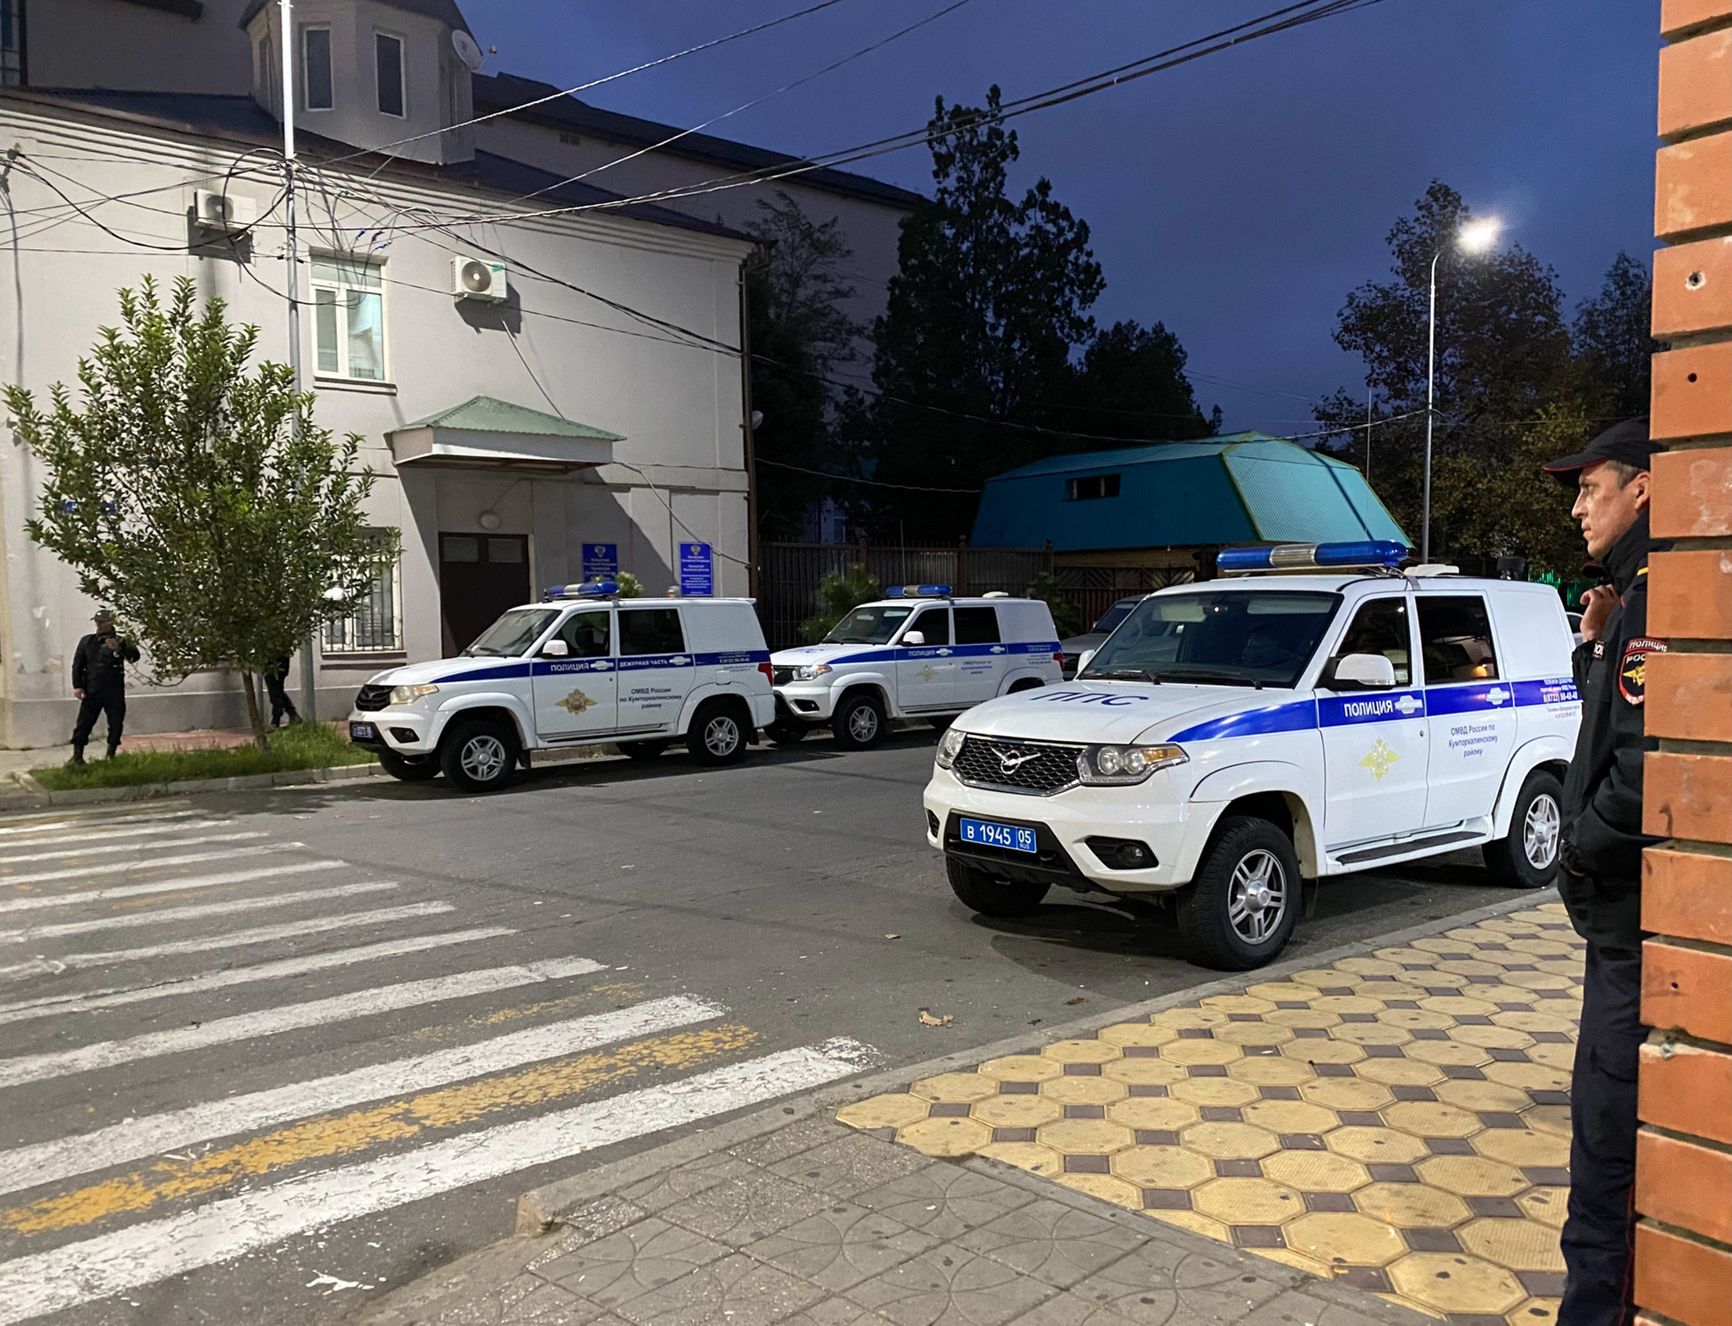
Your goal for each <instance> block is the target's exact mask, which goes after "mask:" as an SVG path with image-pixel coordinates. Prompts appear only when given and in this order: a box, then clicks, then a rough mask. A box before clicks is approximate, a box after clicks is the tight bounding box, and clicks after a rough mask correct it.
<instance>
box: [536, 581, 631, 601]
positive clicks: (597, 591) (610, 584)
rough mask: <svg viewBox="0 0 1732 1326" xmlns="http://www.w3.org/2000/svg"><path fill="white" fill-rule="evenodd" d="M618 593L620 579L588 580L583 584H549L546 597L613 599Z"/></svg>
mask: <svg viewBox="0 0 1732 1326" xmlns="http://www.w3.org/2000/svg"><path fill="white" fill-rule="evenodd" d="M618 593H619V582H618V581H614V580H586V581H584V582H583V583H582V584H581V585H549V586H548V587H547V592H546V594H545V596H544V597H546V598H549V599H611V598H613V597H614V596H616V595H617V594H618Z"/></svg>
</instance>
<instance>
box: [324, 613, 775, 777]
mask: <svg viewBox="0 0 1732 1326" xmlns="http://www.w3.org/2000/svg"><path fill="white" fill-rule="evenodd" d="M617 591H618V587H617V586H616V585H615V584H614V583H613V582H611V581H599V582H588V583H585V584H582V585H556V586H554V587H553V588H552V589H550V590H548V591H547V598H548V601H547V602H545V603H529V604H525V605H524V606H522V607H520V608H512V609H510V610H509V611H507V612H506V613H504V614H503V615H502V616H501V617H500V618H499V620H498V621H496V622H494V623H493V625H491V626H489V627H488V628H487V629H486V630H485V631H483V632H482V633H481V634H480V635H479V636H478V637H477V638H476V640H475V642H474V643H473V644H471V645H470V646H469V647H468V648H467V649H465V650H464V651H463V653H462V654H461V655H460V656H458V657H457V658H447V659H441V660H439V661H438V662H433V663H416V664H413V665H412V666H410V667H406V668H394V669H392V670H391V671H389V672H381V673H379V674H378V675H377V676H376V677H373V678H371V679H369V680H368V682H367V684H366V685H365V686H363V687H362V688H361V692H360V694H359V695H358V696H356V697H355V709H354V712H353V713H351V714H350V715H349V740H350V741H352V742H354V743H355V744H356V745H358V746H364V747H366V748H367V749H368V750H372V751H376V752H377V753H378V755H379V762H380V763H381V764H382V765H383V766H384V768H385V771H386V772H387V773H389V774H391V775H393V776H394V777H397V778H401V779H404V780H406V781H411V782H413V781H418V780H421V779H426V778H432V777H433V776H434V775H435V774H438V773H441V772H443V773H444V775H445V777H446V780H447V781H448V782H450V783H452V784H453V785H455V786H457V787H460V788H463V789H464V790H466V791H471V792H488V791H493V790H495V789H497V788H500V787H504V786H505V785H506V784H507V783H508V782H509V781H510V780H511V776H512V774H513V772H514V771H515V769H516V767H517V765H518V764H519V763H520V762H522V761H524V760H525V759H526V753H527V752H529V751H534V750H560V749H564V748H567V747H573V746H584V745H594V744H597V743H601V742H613V743H617V744H618V746H619V748H620V750H621V751H622V752H623V753H624V754H626V755H629V756H632V757H634V758H640V759H641V758H653V757H655V756H657V755H660V754H661V753H662V751H663V750H665V749H666V748H667V746H668V745H669V743H670V742H672V741H673V740H675V739H676V738H680V737H683V738H684V739H685V741H686V745H687V747H688V748H689V749H690V751H691V753H692V754H693V755H694V756H695V757H697V758H698V759H699V760H701V761H704V762H706V763H709V764H728V763H731V762H733V761H734V760H737V759H738V758H739V757H740V756H741V755H743V754H744V753H745V748H746V746H747V744H748V743H751V742H755V741H756V740H757V734H758V729H759V728H761V727H763V726H764V725H765V724H767V723H769V722H770V721H771V718H772V717H773V715H774V713H775V704H776V702H775V696H774V694H773V693H772V691H771V687H770V651H769V649H768V647H767V646H766V645H765V644H764V633H763V630H762V629H761V628H760V627H759V625H758V618H757V614H756V613H755V612H754V611H753V608H752V603H751V600H749V599H717V598H690V599H675V600H671V601H670V600H665V599H647V600H646V599H623V600H622V599H619V598H617V597H616V594H617Z"/></svg>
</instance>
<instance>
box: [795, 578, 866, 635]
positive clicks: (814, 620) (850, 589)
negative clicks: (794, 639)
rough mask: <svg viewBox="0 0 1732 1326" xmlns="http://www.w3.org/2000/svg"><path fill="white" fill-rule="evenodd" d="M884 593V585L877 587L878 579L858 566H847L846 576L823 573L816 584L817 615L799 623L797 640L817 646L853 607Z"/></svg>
mask: <svg viewBox="0 0 1732 1326" xmlns="http://www.w3.org/2000/svg"><path fill="white" fill-rule="evenodd" d="M883 593H884V586H883V585H881V584H879V582H878V577H877V576H875V575H873V574H872V573H871V572H870V571H868V570H867V569H866V567H865V566H864V565H863V564H861V563H858V562H856V563H855V564H854V565H853V566H851V567H849V568H848V573H847V574H846V575H843V574H842V573H841V572H839V571H826V572H825V573H824V575H823V578H822V579H821V580H819V582H818V612H817V615H816V616H813V617H808V618H807V619H806V620H805V621H803V622H801V623H800V638H801V639H802V640H804V641H805V642H806V643H807V644H809V645H815V644H817V643H818V642H819V641H820V640H822V639H823V638H824V637H825V636H826V635H828V634H830V630H831V628H832V627H834V626H835V625H836V623H837V622H839V621H841V620H842V619H843V618H844V617H846V616H847V615H848V614H849V613H850V612H852V611H853V610H854V609H855V608H858V607H859V606H860V605H861V604H862V603H870V602H871V601H872V600H873V599H875V598H879V597H881V596H882V595H883Z"/></svg>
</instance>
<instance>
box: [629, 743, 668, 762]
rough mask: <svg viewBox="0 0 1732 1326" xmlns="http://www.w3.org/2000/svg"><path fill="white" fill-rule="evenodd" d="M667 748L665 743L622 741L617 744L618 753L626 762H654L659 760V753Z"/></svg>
mask: <svg viewBox="0 0 1732 1326" xmlns="http://www.w3.org/2000/svg"><path fill="white" fill-rule="evenodd" d="M667 748H668V744H667V742H665V741H622V742H620V743H619V753H620V754H621V755H623V756H625V757H626V759H628V760H654V759H659V758H661V753H662V752H663V751H665V750H666V749H667Z"/></svg>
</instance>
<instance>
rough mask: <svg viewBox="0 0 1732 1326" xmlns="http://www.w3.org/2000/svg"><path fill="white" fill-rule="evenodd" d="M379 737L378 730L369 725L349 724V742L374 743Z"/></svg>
mask: <svg viewBox="0 0 1732 1326" xmlns="http://www.w3.org/2000/svg"><path fill="white" fill-rule="evenodd" d="M378 736H379V729H378V728H376V727H374V726H373V725H372V724H371V723H350V724H349V740H350V741H374V740H376V739H377V738H378Z"/></svg>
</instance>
